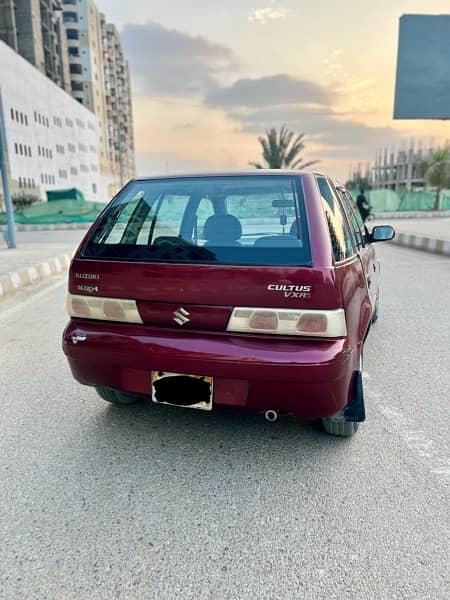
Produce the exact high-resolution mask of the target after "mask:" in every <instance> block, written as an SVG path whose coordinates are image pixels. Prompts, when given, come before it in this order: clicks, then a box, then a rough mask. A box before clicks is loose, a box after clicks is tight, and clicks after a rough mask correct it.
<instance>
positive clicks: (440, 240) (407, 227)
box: [368, 217, 450, 256]
mask: <svg viewBox="0 0 450 600" xmlns="http://www.w3.org/2000/svg"><path fill="white" fill-rule="evenodd" d="M386 224H390V225H392V226H393V227H394V229H395V231H396V236H395V239H394V240H393V243H394V244H398V245H400V246H406V247H407V248H414V249H416V250H424V251H426V252H432V253H434V254H442V255H444V256H450V217H449V218H445V217H437V218H434V219H431V218H425V219H412V218H408V219H397V218H396V219H389V218H385V219H378V220H377V221H372V222H369V223H368V226H369V229H370V228H371V227H372V226H373V225H386Z"/></svg>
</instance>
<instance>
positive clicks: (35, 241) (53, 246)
mask: <svg viewBox="0 0 450 600" xmlns="http://www.w3.org/2000/svg"><path fill="white" fill-rule="evenodd" d="M84 233H85V232H84V231H73V232H32V233H17V248H15V249H10V248H7V247H6V243H5V241H4V239H3V237H0V300H1V299H2V298H4V297H6V296H10V295H12V294H14V293H15V292H16V291H17V290H19V289H21V288H23V287H25V286H28V285H32V284H35V283H38V282H40V281H43V280H44V279H48V278H49V277H51V276H53V275H55V274H57V273H62V272H63V271H65V270H66V269H67V267H68V265H69V262H70V258H71V256H72V253H73V252H74V250H75V248H76V246H77V245H78V243H79V241H80V240H81V237H82V236H83V234H84Z"/></svg>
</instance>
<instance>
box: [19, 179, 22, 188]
mask: <svg viewBox="0 0 450 600" xmlns="http://www.w3.org/2000/svg"><path fill="white" fill-rule="evenodd" d="M19 187H20V188H21V187H22V177H19Z"/></svg>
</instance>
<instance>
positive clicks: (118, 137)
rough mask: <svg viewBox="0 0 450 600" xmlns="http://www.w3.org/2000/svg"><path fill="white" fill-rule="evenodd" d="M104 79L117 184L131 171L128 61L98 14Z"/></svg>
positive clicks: (112, 31) (115, 34) (111, 27)
mask: <svg viewBox="0 0 450 600" xmlns="http://www.w3.org/2000/svg"><path fill="white" fill-rule="evenodd" d="M100 20H101V31H102V47H103V65H104V79H105V101H106V122H107V139H108V156H109V161H110V164H111V166H112V173H113V178H114V185H115V186H116V187H121V186H122V185H123V184H124V183H125V182H126V181H128V180H129V179H131V178H132V177H134V175H135V160H134V132H133V113H132V105H131V84H130V73H129V68H128V63H127V61H126V60H125V58H124V55H123V51H122V45H121V43H120V36H119V33H118V31H117V29H116V27H115V26H114V25H111V24H108V23H106V19H105V15H103V14H102V15H101V16H100Z"/></svg>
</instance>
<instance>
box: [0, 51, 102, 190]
mask: <svg viewBox="0 0 450 600" xmlns="http://www.w3.org/2000/svg"><path fill="white" fill-rule="evenodd" d="M0 102H1V105H2V108H3V117H4V125H5V133H6V141H7V160H8V166H9V172H10V180H11V181H10V184H11V191H12V194H13V195H15V194H20V193H30V194H35V195H37V196H39V197H40V198H42V199H45V198H46V195H45V193H46V191H47V190H56V189H64V188H72V187H75V188H78V189H79V190H80V191H81V192H82V193H83V195H84V196H85V198H86V199H88V200H94V201H107V200H108V199H109V198H108V195H107V191H108V187H109V186H110V185H111V182H110V181H109V180H108V179H107V178H105V177H104V176H102V174H101V172H100V164H99V156H100V152H99V146H100V132H99V126H98V122H97V118H96V116H95V115H94V114H93V113H92V112H91V111H90V110H88V109H87V108H85V107H84V106H82V105H81V104H80V103H79V102H77V101H76V100H75V99H74V98H72V97H71V96H70V95H69V94H67V93H66V92H65V91H63V90H62V89H61V88H60V87H58V86H57V85H56V84H55V83H53V82H52V81H51V80H50V79H48V78H47V77H46V76H45V75H43V74H42V73H40V72H39V71H38V70H37V69H36V68H35V67H34V66H32V65H31V64H30V63H29V62H27V61H26V60H25V59H24V58H22V57H21V56H20V55H19V54H16V53H15V52H14V51H13V50H12V49H11V48H10V47H9V46H7V45H6V44H4V43H3V42H0Z"/></svg>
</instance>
